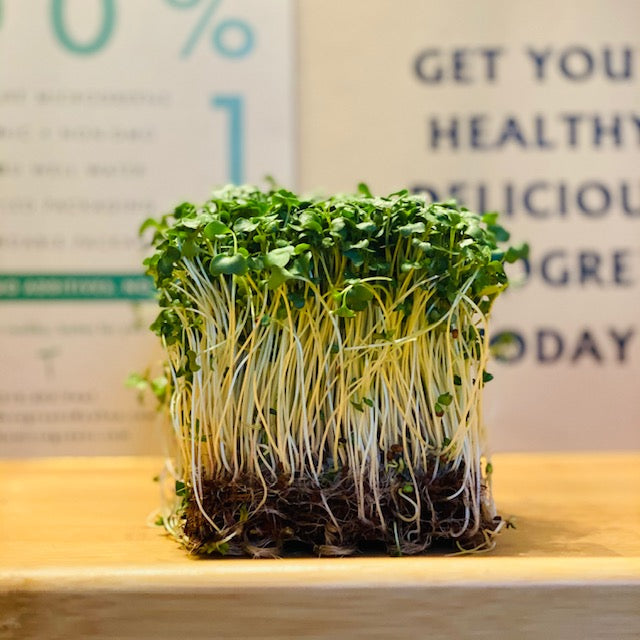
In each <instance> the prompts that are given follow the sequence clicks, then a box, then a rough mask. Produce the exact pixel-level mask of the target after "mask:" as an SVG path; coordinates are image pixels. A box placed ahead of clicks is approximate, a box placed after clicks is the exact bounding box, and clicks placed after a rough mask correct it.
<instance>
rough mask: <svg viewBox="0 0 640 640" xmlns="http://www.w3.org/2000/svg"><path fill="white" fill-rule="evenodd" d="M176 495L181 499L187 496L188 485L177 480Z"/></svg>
mask: <svg viewBox="0 0 640 640" xmlns="http://www.w3.org/2000/svg"><path fill="white" fill-rule="evenodd" d="M176 495H177V496H180V497H181V496H186V495H187V485H186V484H185V483H184V482H182V481H181V480H176Z"/></svg>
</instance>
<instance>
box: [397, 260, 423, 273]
mask: <svg viewBox="0 0 640 640" xmlns="http://www.w3.org/2000/svg"><path fill="white" fill-rule="evenodd" d="M416 269H422V263H421V262H419V261H417V260H416V261H413V262H411V261H409V260H405V261H404V262H402V264H401V265H400V271H402V273H408V272H409V271H414V270H416Z"/></svg>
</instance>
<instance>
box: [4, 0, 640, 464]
mask: <svg viewBox="0 0 640 640" xmlns="http://www.w3.org/2000/svg"><path fill="white" fill-rule="evenodd" d="M639 23H640V5H639V4H638V3H636V2H635V1H632V0H617V1H616V2H613V3H609V2H604V1H595V0H588V1H586V2H582V3H580V4H579V5H578V6H574V5H572V4H570V3H557V2H551V1H550V0H542V1H539V2H535V3H531V2H529V3H519V2H515V3H503V2H498V1H496V0H490V1H485V2H483V3H474V2H470V1H465V2H462V1H450V2H444V1H443V2H430V3H426V2H419V1H417V0H404V1H403V2H402V3H397V2H392V1H390V0H366V1H365V0H350V1H349V2H338V1H337V0H324V1H323V2H314V1H313V0H300V1H299V2H292V1H290V0H277V1H276V0H271V1H270V2H269V3H264V2H260V1H259V0H234V1H233V2H231V1H230V0H213V1H207V0H139V1H138V2H136V3H130V2H127V3H125V2H124V1H123V0H90V1H89V0H50V1H49V0H48V1H46V2H44V1H43V0H22V2H19V1H18V0H4V2H1V1H0V60H2V61H3V62H2V63H1V64H0V349H1V350H2V351H1V353H2V354H3V355H2V358H0V455H45V454H54V455H58V454H70V453H72V454H73V453H94V452H96V453H129V452H135V453H143V452H147V451H149V450H155V449H157V447H158V441H157V439H156V437H155V436H154V427H153V421H154V419H153V410H152V407H151V406H150V405H149V406H146V407H140V406H139V405H138V404H137V403H136V401H135V397H134V394H132V392H131V391H129V390H126V389H124V387H123V384H122V380H123V379H124V378H125V377H126V375H127V374H128V372H130V371H132V370H136V369H138V370H139V369H141V368H142V367H143V366H144V365H145V364H146V363H147V362H153V361H154V360H155V359H157V357H158V350H157V347H156V344H155V340H154V337H153V336H151V335H150V334H149V332H148V331H147V330H146V326H147V325H148V323H149V320H150V318H151V317H152V316H153V314H154V307H153V305H152V304H149V303H148V302H147V296H148V293H149V292H148V289H146V288H145V283H144V281H143V280H141V279H140V278H139V273H140V271H139V264H140V261H141V259H142V256H143V255H144V251H145V249H144V246H143V245H142V243H141V242H140V241H139V240H138V238H137V236H136V229H137V227H138V225H139V224H140V222H141V221H142V220H143V219H144V218H145V217H147V216H148V215H149V214H153V215H156V214H158V213H160V212H162V211H166V210H168V209H169V208H170V207H171V206H173V205H174V204H176V203H177V202H180V201H181V200H184V199H190V200H196V201H197V200H202V199H204V198H205V197H206V194H207V193H208V191H209V189H210V187H212V186H214V185H216V184H221V183H224V182H227V181H250V182H260V181H261V180H262V179H263V177H264V176H265V175H266V174H271V175H274V176H275V177H276V178H277V179H278V180H279V181H280V182H282V183H283V184H285V185H291V186H293V187H295V188H299V189H304V190H316V189H320V190H324V191H334V190H340V191H350V190H353V189H354V188H355V185H356V184H357V183H358V182H359V181H361V180H364V181H367V182H368V183H369V184H370V186H371V187H372V189H373V190H375V191H378V192H384V191H389V192H390V191H394V190H397V189H398V188H402V187H408V188H410V189H413V190H423V191H425V192H427V193H428V194H430V195H431V196H433V197H436V198H438V199H444V198H448V197H450V196H454V197H456V198H457V199H458V200H460V201H462V202H464V203H465V204H467V205H468V206H469V207H470V208H472V209H475V210H494V209H495V210H499V211H501V212H503V215H504V219H503V222H504V224H505V225H506V226H508V227H509V228H510V229H511V230H512V231H513V240H514V241H515V242H520V241H523V240H526V241H528V242H529V243H530V244H531V246H532V255H531V260H530V264H529V269H528V270H523V269H522V268H518V269H516V270H514V272H513V274H512V276H513V278H514V280H515V281H516V282H519V283H520V284H519V286H514V287H513V289H512V291H510V292H509V293H508V294H507V295H505V296H504V298H503V299H502V300H501V301H500V302H499V303H498V305H497V307H496V310H495V317H494V335H495V336H500V335H504V334H508V335H511V336H512V339H511V342H510V343H508V344H503V345H502V346H501V347H500V349H498V355H499V356H500V358H501V360H495V361H494V364H493V367H492V372H493V373H494V375H495V380H494V381H493V382H492V383H491V384H490V385H488V387H487V402H486V407H487V408H486V412H485V413H486V417H487V423H488V427H489V430H490V433H491V442H492V446H493V448H494V449H495V450H509V449H533V450H536V449H538V450H540V449H598V448H607V449H621V448H638V447H639V446H640V427H639V420H638V418H639V413H640V398H639V395H640V394H639V393H638V383H637V380H638V379H639V374H640V336H638V320H639V319H640V296H639V295H638V293H639V292H638V277H639V270H638V260H639V258H640V255H639V249H640V231H639V228H638V225H639V224H640V176H639V175H638V166H640V164H639V160H640V157H639V153H638V149H639V146H640V90H639V89H640V87H639V85H640V43H639V42H638V36H637V25H638V24H639ZM43 276H46V277H43Z"/></svg>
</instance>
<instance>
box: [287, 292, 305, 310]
mask: <svg viewBox="0 0 640 640" xmlns="http://www.w3.org/2000/svg"><path fill="white" fill-rule="evenodd" d="M287 298H288V299H289V300H290V301H291V304H293V306H294V307H295V308H296V309H302V307H304V295H302V293H300V291H290V292H289V293H288V294H287Z"/></svg>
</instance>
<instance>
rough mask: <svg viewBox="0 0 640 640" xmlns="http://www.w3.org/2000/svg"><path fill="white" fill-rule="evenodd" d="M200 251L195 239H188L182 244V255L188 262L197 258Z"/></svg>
mask: <svg viewBox="0 0 640 640" xmlns="http://www.w3.org/2000/svg"><path fill="white" fill-rule="evenodd" d="M199 251H200V250H199V249H198V245H197V244H196V243H195V240H194V239H193V238H188V239H187V240H185V241H184V242H183V243H182V255H183V256H184V257H185V258H187V259H188V260H191V259H192V258H195V257H196V256H197V255H198V253H199Z"/></svg>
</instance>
